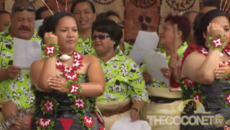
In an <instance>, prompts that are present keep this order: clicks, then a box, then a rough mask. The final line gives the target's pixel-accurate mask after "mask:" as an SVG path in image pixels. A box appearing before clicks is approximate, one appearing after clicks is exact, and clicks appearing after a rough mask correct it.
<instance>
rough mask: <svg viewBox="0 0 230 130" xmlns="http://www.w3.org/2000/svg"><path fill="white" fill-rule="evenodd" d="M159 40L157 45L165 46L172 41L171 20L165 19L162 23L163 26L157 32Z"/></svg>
mask: <svg viewBox="0 0 230 130" xmlns="http://www.w3.org/2000/svg"><path fill="white" fill-rule="evenodd" d="M159 36H160V40H159V45H160V46H162V47H164V48H167V46H168V45H169V43H172V41H173V26H172V24H171V22H169V21H167V22H165V23H164V25H163V28H162V29H161V30H160V32H159Z"/></svg>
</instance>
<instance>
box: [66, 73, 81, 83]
mask: <svg viewBox="0 0 230 130" xmlns="http://www.w3.org/2000/svg"><path fill="white" fill-rule="evenodd" d="M65 77H66V79H67V80H73V81H74V80H77V78H78V75H77V74H75V73H68V74H66V75H65Z"/></svg>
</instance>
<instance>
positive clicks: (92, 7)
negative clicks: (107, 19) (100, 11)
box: [70, 0, 96, 13]
mask: <svg viewBox="0 0 230 130" xmlns="http://www.w3.org/2000/svg"><path fill="white" fill-rule="evenodd" d="M83 2H86V3H89V5H90V7H91V9H92V12H93V13H96V9H95V6H94V4H93V3H92V2H91V1H89V0H77V1H75V2H74V3H73V5H72V6H71V9H70V12H71V13H73V11H74V8H75V7H76V5H77V4H79V3H83Z"/></svg>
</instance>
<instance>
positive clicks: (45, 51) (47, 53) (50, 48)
mask: <svg viewBox="0 0 230 130" xmlns="http://www.w3.org/2000/svg"><path fill="white" fill-rule="evenodd" d="M58 55H59V46H57V45H56V44H54V43H48V44H43V45H42V56H43V57H45V59H48V58H50V57H56V56H58Z"/></svg>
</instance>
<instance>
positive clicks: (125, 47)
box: [117, 42, 133, 56]
mask: <svg viewBox="0 0 230 130" xmlns="http://www.w3.org/2000/svg"><path fill="white" fill-rule="evenodd" d="M132 47H133V46H132V45H130V44H129V43H127V42H124V52H123V53H124V54H125V55H126V56H128V55H129V53H130V51H131V50H132ZM117 50H118V51H119V50H120V46H118V47H117Z"/></svg>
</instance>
